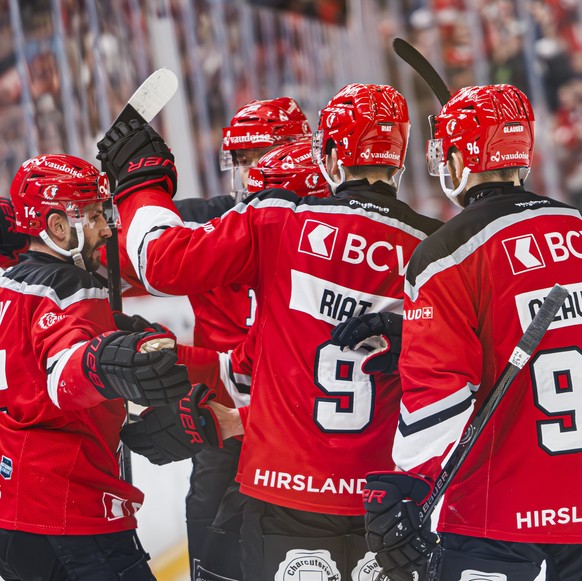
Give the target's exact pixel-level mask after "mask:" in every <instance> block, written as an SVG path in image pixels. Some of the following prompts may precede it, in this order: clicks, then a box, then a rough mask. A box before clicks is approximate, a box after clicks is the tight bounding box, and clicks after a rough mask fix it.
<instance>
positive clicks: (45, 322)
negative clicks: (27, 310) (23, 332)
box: [38, 313, 65, 329]
mask: <svg viewBox="0 0 582 581" xmlns="http://www.w3.org/2000/svg"><path fill="white" fill-rule="evenodd" d="M64 318H65V315H57V314H56V313H45V314H44V315H43V316H42V317H41V318H40V319H39V320H38V326H39V327H40V328H41V329H48V328H49V327H52V326H53V325H54V324H55V323H58V322H59V321H62V320H63V319H64Z"/></svg>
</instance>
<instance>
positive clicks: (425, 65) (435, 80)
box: [392, 38, 451, 105]
mask: <svg viewBox="0 0 582 581" xmlns="http://www.w3.org/2000/svg"><path fill="white" fill-rule="evenodd" d="M392 48H394V52H395V53H396V54H397V55H398V56H399V57H400V58H401V59H402V60H403V61H405V62H406V63H408V64H409V65H410V66H411V67H412V68H413V69H414V70H415V71H416V72H417V73H418V74H419V75H420V76H421V77H422V78H423V79H424V80H425V82H426V83H427V85H428V86H429V87H430V88H431V89H432V92H433V93H434V94H435V95H436V98H437V99H438V100H439V103H440V104H441V105H444V104H445V103H446V102H447V101H448V100H449V99H450V98H451V92H450V91H449V89H448V88H447V85H446V83H445V82H444V81H443V79H442V77H441V76H440V75H439V74H438V73H437V72H436V70H435V68H434V67H433V66H432V65H431V64H430V63H429V62H428V61H427V60H426V58H425V57H424V56H423V55H422V54H421V53H420V52H418V51H417V50H416V49H415V48H414V47H413V46H412V45H411V44H410V43H409V42H406V41H405V40H404V39H402V38H395V39H394V40H393V41H392Z"/></svg>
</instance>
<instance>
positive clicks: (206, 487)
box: [103, 97, 311, 579]
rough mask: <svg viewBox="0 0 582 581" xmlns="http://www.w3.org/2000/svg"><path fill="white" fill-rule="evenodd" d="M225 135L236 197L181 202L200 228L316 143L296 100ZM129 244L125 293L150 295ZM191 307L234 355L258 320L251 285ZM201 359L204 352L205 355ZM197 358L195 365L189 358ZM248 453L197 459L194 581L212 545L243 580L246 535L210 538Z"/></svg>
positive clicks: (239, 118) (257, 104) (213, 452)
mask: <svg viewBox="0 0 582 581" xmlns="http://www.w3.org/2000/svg"><path fill="white" fill-rule="evenodd" d="M222 134H223V139H222V144H221V156H220V159H221V167H222V169H223V170H225V171H230V172H231V176H232V179H231V185H232V188H231V189H232V191H231V192H230V193H229V194H226V195H221V196H215V197H213V198H210V199H209V200H204V199H194V198H185V199H181V200H177V201H176V207H177V208H178V211H179V213H180V216H181V218H182V219H183V221H184V223H185V224H186V225H187V226H188V227H190V228H193V229H195V228H200V227H201V226H203V225H204V224H205V223H206V222H207V221H208V220H210V219H212V218H216V217H219V216H221V215H222V214H224V213H225V212H226V211H228V210H230V209H231V208H232V207H234V206H235V204H236V202H237V201H240V200H241V199H243V198H244V197H246V195H247V194H248V191H247V189H246V187H247V176H248V173H249V170H250V168H251V167H252V166H253V165H256V163H257V161H258V160H259V159H260V157H261V156H262V155H264V154H265V153H267V152H268V151H270V150H271V149H273V148H274V147H277V146H279V145H283V144H286V143H292V142H293V141H295V140H297V139H301V138H305V137H310V136H311V128H310V127H309V123H308V121H307V118H306V117H305V115H304V113H303V112H302V111H301V109H300V107H299V105H298V104H297V102H296V101H295V100H294V99H292V98H290V97H279V98H276V99H266V100H253V101H250V102H249V103H247V104H246V105H244V106H243V107H241V108H240V109H239V110H238V111H237V112H236V113H235V115H234V116H233V118H232V119H231V121H230V124H229V125H228V126H226V127H224V128H223V130H222ZM251 189H252V186H251ZM124 237H125V231H124V230H122V231H121V232H120V262H121V270H122V275H123V277H124V280H125V281H126V282H127V283H129V285H130V286H131V288H130V289H129V290H126V291H125V292H126V293H128V294H129V293H131V294H140V293H141V292H143V285H142V284H141V282H140V281H139V279H138V278H137V275H136V273H135V271H134V269H133V267H132V266H131V264H130V263H129V260H128V257H127V254H126V252H125V250H124ZM103 254H104V253H103ZM188 300H189V302H190V304H191V306H192V310H193V312H194V318H195V324H194V340H193V344H194V346H195V347H203V348H206V349H210V350H214V351H220V352H227V351H229V350H231V349H234V348H235V347H236V346H237V345H238V344H239V343H240V342H241V341H243V340H244V338H245V337H246V334H247V332H248V331H249V329H250V327H251V325H252V323H253V321H254V318H255V309H256V301H255V298H254V291H253V289H251V288H250V287H249V286H248V285H241V284H232V285H228V286H223V287H217V288H214V289H210V290H208V291H205V292H202V293H192V294H191V293H189V294H188ZM182 348H183V346H178V354H179V356H180V360H181V362H184V363H187V364H189V365H190V366H191V367H196V366H197V365H198V363H197V362H196V361H195V359H197V355H196V351H189V350H188V349H187V348H185V349H184V352H182ZM200 355H201V353H200V352H198V356H200ZM189 357H193V358H194V359H188V358H189ZM240 397H241V398H242V399H243V400H244V398H245V397H247V394H246V393H243V394H240ZM240 446H241V444H240V441H239V440H236V439H232V440H227V441H225V442H224V447H223V448H221V449H203V450H200V451H199V452H198V454H197V455H196V459H195V469H194V470H193V471H192V476H191V482H190V491H189V493H188V495H187V498H186V520H187V528H188V547H189V555H190V563H191V574H192V579H194V577H195V574H196V569H197V567H198V563H199V561H200V560H201V558H202V556H203V554H204V552H205V546H206V547H208V551H209V552H210V553H212V554H215V553H216V552H217V551H216V550H215V546H214V545H218V546H219V548H220V551H221V556H220V559H216V561H217V562H219V563H220V567H219V568H217V569H216V570H215V572H216V573H218V574H220V575H222V576H223V577H230V578H233V579H240V573H239V572H238V568H239V563H240V557H239V554H238V535H237V536H236V538H234V537H232V536H225V535H224V534H221V535H219V536H218V537H216V538H215V537H214V535H213V533H212V532H211V533H209V532H208V527H209V526H210V525H211V524H212V522H213V520H214V518H215V516H216V513H217V511H218V507H219V504H220V502H221V499H222V497H223V495H224V493H225V491H226V489H227V488H228V487H229V486H230V485H231V483H232V482H234V477H235V475H236V471H237V465H238V457H239V452H240ZM241 500H242V499H241ZM231 528H232V527H231ZM215 541H216V542H215ZM206 574H207V573H205V575H206Z"/></svg>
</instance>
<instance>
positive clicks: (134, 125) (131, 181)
mask: <svg viewBox="0 0 582 581" xmlns="http://www.w3.org/2000/svg"><path fill="white" fill-rule="evenodd" d="M97 149H98V150H99V153H98V154H97V159H99V160H100V161H101V163H102V164H103V168H104V170H105V171H106V172H107V173H108V175H110V176H112V177H113V178H114V179H115V180H116V182H117V187H116V188H115V192H114V201H115V203H116V204H119V203H120V202H121V201H122V200H123V199H124V198H125V197H126V196H128V195H130V194H131V193H132V192H134V191H136V190H141V189H143V188H147V187H149V186H161V187H162V188H164V189H165V190H166V191H167V192H168V194H170V196H172V197H173V196H174V194H175V193H176V189H177V187H178V177H177V172H176V166H175V165H174V155H173V154H172V152H171V151H170V149H169V148H168V146H167V145H166V143H165V142H164V140H163V139H162V138H161V137H160V135H158V133H157V132H156V131H155V130H154V129H153V128H152V127H151V126H150V125H149V124H148V123H144V122H140V121H138V120H136V119H132V120H131V121H130V122H129V123H124V122H121V121H120V122H118V123H115V125H113V127H112V128H111V129H109V131H108V132H107V133H106V134H105V136H104V137H103V139H102V140H101V141H99V143H97Z"/></svg>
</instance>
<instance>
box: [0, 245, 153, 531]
mask: <svg viewBox="0 0 582 581" xmlns="http://www.w3.org/2000/svg"><path fill="white" fill-rule="evenodd" d="M112 329H115V324H114V322H113V318H112V315H111V309H110V308H109V303H108V300H107V289H105V288H104V287H103V286H102V285H101V284H100V283H99V282H98V281H97V279H96V278H95V277H93V276H92V275H91V274H90V273H88V272H86V271H84V270H81V269H79V268H77V267H76V266H73V264H72V263H68V262H63V261H62V260H59V259H58V258H55V257H52V256H49V255H48V254H45V253H38V252H28V253H27V254H25V255H24V256H23V259H21V262H20V263H19V264H18V265H16V266H14V267H13V268H10V269H8V270H7V271H6V272H5V273H4V274H3V275H2V276H0V365H1V369H0V411H1V412H3V413H0V528H5V529H11V530H20V531H25V532H29V533H38V534H50V535H60V534H67V535H74V534H79V535H80V534H82V535H85V534H99V533H109V532H116V531H123V530H128V529H133V528H135V527H136V519H135V516H134V513H135V512H136V511H137V510H138V508H139V507H140V506H141V504H142V502H143V494H142V493H141V492H140V491H139V490H138V489H137V488H135V487H133V486H132V485H131V484H129V483H127V482H125V481H123V480H121V479H120V476H119V465H118V454H119V430H120V429H121V426H122V424H123V422H124V420H125V406H124V403H123V401H122V400H121V399H116V400H110V401H106V400H104V399H103V398H102V396H101V395H100V394H99V393H98V392H97V390H96V389H95V388H94V387H93V385H92V384H91V383H89V381H88V380H87V379H86V378H85V376H84V374H83V372H82V368H81V363H80V357H81V353H82V352H83V350H84V346H85V345H86V344H87V342H88V340H90V339H91V338H93V337H95V336H97V335H99V334H101V333H103V332H105V331H110V330H112Z"/></svg>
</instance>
